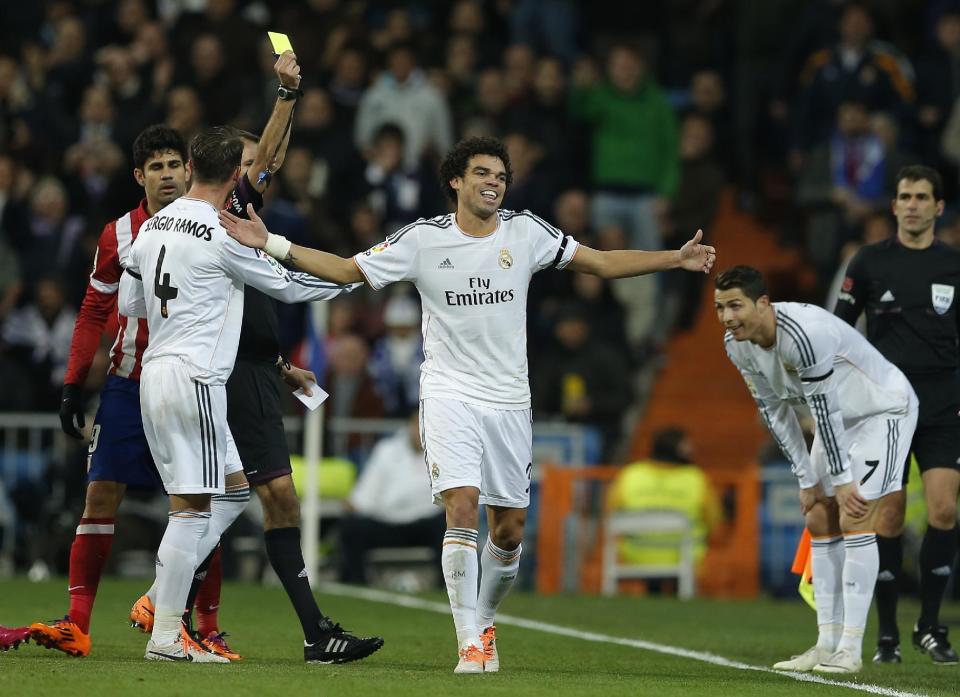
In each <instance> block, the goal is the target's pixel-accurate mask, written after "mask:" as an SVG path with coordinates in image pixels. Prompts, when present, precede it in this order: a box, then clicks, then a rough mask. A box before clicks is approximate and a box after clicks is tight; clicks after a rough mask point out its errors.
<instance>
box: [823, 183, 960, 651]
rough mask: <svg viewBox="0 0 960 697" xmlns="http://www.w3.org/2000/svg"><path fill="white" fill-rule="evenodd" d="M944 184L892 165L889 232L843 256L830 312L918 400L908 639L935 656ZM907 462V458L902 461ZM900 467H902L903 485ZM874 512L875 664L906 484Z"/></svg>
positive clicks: (893, 643)
mask: <svg viewBox="0 0 960 697" xmlns="http://www.w3.org/2000/svg"><path fill="white" fill-rule="evenodd" d="M943 206H944V201H943V183H942V180H941V178H940V175H939V173H937V171H936V170H934V169H931V168H929V167H923V166H920V165H913V166H910V167H905V168H903V169H902V170H900V172H899V173H898V174H897V194H896V198H895V199H894V201H893V214H894V216H895V217H896V219H897V235H896V237H895V238H892V239H890V240H885V241H883V242H878V243H876V244H871V245H867V246H865V247H863V248H862V249H861V250H860V251H859V252H857V254H856V255H855V256H854V257H853V259H852V260H851V261H850V265H849V267H848V269H847V276H846V278H845V279H844V283H843V288H842V290H841V293H840V296H839V299H838V300H837V307H836V310H835V312H836V314H837V315H838V316H840V317H842V318H843V319H844V320H846V321H847V322H849V323H850V324H855V323H856V321H857V319H858V317H859V316H860V313H861V312H864V313H866V316H867V338H868V339H869V340H870V342H871V343H872V344H873V345H874V346H876V347H877V349H879V350H880V352H881V353H882V354H883V355H884V356H885V357H886V358H887V360H889V361H890V362H891V363H893V364H894V365H896V366H897V367H898V368H900V370H902V371H903V372H904V374H906V376H907V378H908V379H909V380H910V383H911V384H912V385H913V389H914V390H915V391H916V393H917V396H918V397H919V399H920V417H919V421H918V423H917V430H916V432H915V434H914V437H913V443H912V447H911V450H912V452H913V455H914V457H916V459H917V462H918V464H919V465H920V472H921V476H922V477H923V490H924V496H925V498H926V503H927V531H926V533H925V534H924V537H923V544H922V546H921V548H920V595H921V610H920V618H919V619H918V621H917V624H916V625H915V626H914V630H913V644H914V646H916V647H917V648H918V649H920V650H921V651H923V652H925V653H926V654H927V655H929V656H930V658H931V659H932V660H933V661H934V663H938V664H948V665H949V664H956V663H957V653H956V651H954V650H953V648H952V647H951V646H950V642H949V641H948V640H947V629H946V627H943V626H940V622H939V614H940V604H941V602H942V600H943V594H944V590H945V589H946V586H947V581H948V579H949V577H950V573H951V570H952V569H953V565H954V561H955V559H956V553H957V492H958V488H960V346H958V336H960V332H958V323H960V312H958V308H957V305H958V303H960V250H957V249H954V248H953V247H950V246H948V245H946V244H944V243H943V242H941V241H939V240H937V239H936V238H935V237H934V224H935V222H936V219H937V218H938V217H939V216H940V215H942V214H943ZM908 465H909V463H908ZM908 473H909V466H908V467H906V468H905V469H904V484H906V479H907V476H908ZM888 499H889V504H890V505H888V506H887V507H886V508H885V509H883V510H881V512H880V513H881V514H880V515H879V516H878V518H877V543H878V547H879V551H880V569H879V576H878V578H877V610H878V614H879V618H880V632H879V635H880V636H879V641H878V644H877V652H876V655H875V656H874V658H873V660H874V662H875V663H899V662H900V635H899V631H898V629H897V621H896V615H897V586H898V577H899V575H900V567H901V563H902V560H903V548H902V545H901V537H900V536H901V534H902V532H903V522H904V513H905V508H906V491H905V490H902V491H900V492H898V493H897V494H895V495H891V496H889V497H888Z"/></svg>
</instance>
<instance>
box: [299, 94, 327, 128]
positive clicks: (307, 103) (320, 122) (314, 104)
mask: <svg viewBox="0 0 960 697" xmlns="http://www.w3.org/2000/svg"><path fill="white" fill-rule="evenodd" d="M332 123H333V105H332V104H331V103H330V95H329V94H327V93H326V92H325V91H324V90H322V89H320V88H319V87H311V88H310V89H308V90H306V91H305V92H304V93H303V96H302V97H300V99H299V103H298V105H297V126H298V127H299V128H306V129H308V130H320V129H323V128H327V127H328V126H330V125H331V124H332Z"/></svg>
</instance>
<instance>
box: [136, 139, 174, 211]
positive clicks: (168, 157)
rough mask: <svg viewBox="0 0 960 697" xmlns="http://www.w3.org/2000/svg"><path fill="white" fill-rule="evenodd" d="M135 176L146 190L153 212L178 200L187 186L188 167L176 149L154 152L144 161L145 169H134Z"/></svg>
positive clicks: (148, 205) (149, 205)
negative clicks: (184, 164)
mask: <svg viewBox="0 0 960 697" xmlns="http://www.w3.org/2000/svg"><path fill="white" fill-rule="evenodd" d="M133 176H134V178H136V180H137V183H138V184H139V185H140V186H142V187H143V188H144V191H145V192H146V195H147V207H148V208H149V210H150V212H151V213H156V212H157V211H158V210H160V209H161V208H163V207H164V206H166V205H167V204H170V203H173V202H174V201H176V200H177V199H178V198H180V197H181V196H182V195H183V192H184V191H186V188H187V172H186V168H185V167H184V166H183V158H182V157H181V156H180V153H178V152H177V151H176V150H162V151H160V152H155V153H153V154H152V155H151V156H150V157H148V158H147V161H146V162H144V164H143V169H139V168H137V169H134V170H133Z"/></svg>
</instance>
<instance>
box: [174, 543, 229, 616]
mask: <svg viewBox="0 0 960 697" xmlns="http://www.w3.org/2000/svg"><path fill="white" fill-rule="evenodd" d="M218 549H220V543H219V542H218V543H217V546H216V547H214V548H213V550H211V552H210V554H208V555H207V558H206V559H204V560H203V561H202V562H200V566H198V567H197V570H196V571H194V572H193V580H192V581H191V582H190V592H189V593H187V609H186V610H185V611H184V613H183V621H184V622H185V623H186V625H187V629H190V630H192V629H193V605H194V603H196V602H197V593H199V592H200V586H201V585H203V580H204V579H205V578H206V577H207V569H209V568H210V562H211V561H213V555H214V554H216V553H217V550H218Z"/></svg>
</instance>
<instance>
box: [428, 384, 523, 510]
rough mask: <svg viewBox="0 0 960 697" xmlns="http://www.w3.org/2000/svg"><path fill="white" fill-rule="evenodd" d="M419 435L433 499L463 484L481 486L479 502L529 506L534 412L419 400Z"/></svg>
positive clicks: (445, 400)
mask: <svg viewBox="0 0 960 697" xmlns="http://www.w3.org/2000/svg"><path fill="white" fill-rule="evenodd" d="M420 437H421V439H422V440H423V445H424V461H425V462H426V466H427V474H428V476H429V477H430V484H431V489H432V492H433V500H434V502H435V503H437V504H440V503H441V496H440V494H441V493H442V492H444V491H446V490H447V489H455V488H457V487H461V486H470V487H475V488H477V489H479V490H480V503H481V504H483V505H489V506H503V507H505V508H526V507H527V506H529V505H530V473H531V470H532V467H533V464H532V463H533V412H532V411H531V410H530V409H515V410H511V409H495V408H493V407H487V406H481V405H479V404H467V403H465V402H460V401H457V400H455V399H445V398H442V397H429V398H427V399H423V400H421V401H420Z"/></svg>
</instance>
